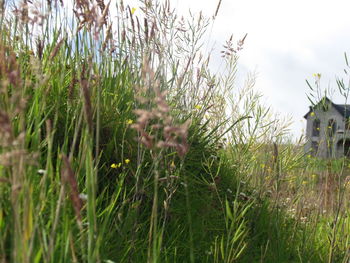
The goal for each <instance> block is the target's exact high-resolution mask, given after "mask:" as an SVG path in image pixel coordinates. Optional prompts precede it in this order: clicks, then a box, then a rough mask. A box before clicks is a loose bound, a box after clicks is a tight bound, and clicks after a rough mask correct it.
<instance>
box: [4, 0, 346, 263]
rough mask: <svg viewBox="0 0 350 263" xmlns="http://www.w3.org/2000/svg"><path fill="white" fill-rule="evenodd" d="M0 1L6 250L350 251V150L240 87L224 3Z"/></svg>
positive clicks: (138, 253)
mask: <svg viewBox="0 0 350 263" xmlns="http://www.w3.org/2000/svg"><path fill="white" fill-rule="evenodd" d="M63 2H65V1H63ZM0 6H1V7H0V8H1V9H0V14H1V15H0V33H1V34H0V81H1V82H0V262H1V263H7V262H14V263H19V262H21V263H22V262H23V263H32V262H33V263H39V262H55V263H56V262H57V263H58V262H89V263H92V262H101V263H113V262H115V263H116V262H190V263H194V262H225V263H226V262H227V263H228V262H329V263H331V262H343V263H345V262H349V260H350V218H349V216H350V214H349V213H350V209H349V194H350V185H349V184H350V183H349V181H350V180H349V177H347V176H348V175H349V169H350V162H349V160H347V159H343V160H330V161H325V160H318V159H315V158H313V157H311V156H309V155H307V154H304V152H303V140H302V139H301V140H300V141H299V142H295V141H291V140H290V139H288V138H289V135H288V120H281V119H279V118H278V117H277V115H274V114H273V113H272V111H271V110H270V109H269V108H267V107H266V106H264V104H263V103H261V95H260V94H258V93H257V92H256V91H255V89H254V83H255V76H254V75H248V76H247V79H246V82H245V84H244V86H242V87H238V86H237V85H236V82H235V76H236V72H237V65H238V56H239V52H240V50H241V49H242V48H243V47H244V41H245V36H242V39H232V37H231V38H229V39H228V41H227V43H226V44H225V46H224V49H223V51H222V71H221V72H220V73H217V74H214V73H212V72H211V71H210V69H209V63H210V54H209V55H208V54H205V53H203V44H204V42H205V40H204V39H205V36H206V34H207V33H208V31H209V32H210V28H211V25H212V24H213V23H215V18H216V15H217V13H218V12H217V11H218V10H216V12H215V10H213V14H214V16H213V17H211V18H205V17H203V16H202V15H201V14H198V15H193V14H192V15H190V16H189V17H188V18H187V19H184V18H181V17H178V16H177V14H176V10H173V9H172V8H171V6H170V3H169V2H168V1H163V2H162V3H158V2H157V1H146V0H144V1H140V6H139V7H137V8H138V9H137V10H135V7H129V6H126V5H124V4H123V2H122V1H118V2H117V3H112V4H108V3H106V1H105V2H104V1H102V0H100V1H98V0H96V2H95V1H88V0H80V1H75V4H74V5H72V6H70V5H69V3H68V5H66V3H64V4H63V3H62V2H61V1H39V2H34V1H33V3H29V1H0ZM69 10H70V11H69ZM72 10H74V11H72Z"/></svg>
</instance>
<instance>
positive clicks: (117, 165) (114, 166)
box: [111, 163, 122, 169]
mask: <svg viewBox="0 0 350 263" xmlns="http://www.w3.org/2000/svg"><path fill="white" fill-rule="evenodd" d="M120 166H122V164H121V163H118V164H116V163H112V165H111V168H113V169H117V168H119V167H120Z"/></svg>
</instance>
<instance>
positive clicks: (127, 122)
mask: <svg viewBox="0 0 350 263" xmlns="http://www.w3.org/2000/svg"><path fill="white" fill-rule="evenodd" d="M133 122H134V121H133V120H131V119H128V120H127V121H126V124H128V125H130V124H133Z"/></svg>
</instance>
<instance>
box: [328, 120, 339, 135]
mask: <svg viewBox="0 0 350 263" xmlns="http://www.w3.org/2000/svg"><path fill="white" fill-rule="evenodd" d="M336 130H337V123H336V121H335V120H334V119H330V120H329V121H328V127H327V131H328V136H329V137H333V135H334V134H335V132H336Z"/></svg>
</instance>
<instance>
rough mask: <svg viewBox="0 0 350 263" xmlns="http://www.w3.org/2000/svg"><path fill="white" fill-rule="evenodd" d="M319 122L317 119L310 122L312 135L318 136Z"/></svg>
mask: <svg viewBox="0 0 350 263" xmlns="http://www.w3.org/2000/svg"><path fill="white" fill-rule="evenodd" d="M320 126H321V122H320V120H319V119H315V120H314V122H313V123H312V136H320Z"/></svg>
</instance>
